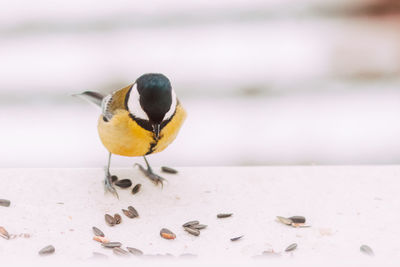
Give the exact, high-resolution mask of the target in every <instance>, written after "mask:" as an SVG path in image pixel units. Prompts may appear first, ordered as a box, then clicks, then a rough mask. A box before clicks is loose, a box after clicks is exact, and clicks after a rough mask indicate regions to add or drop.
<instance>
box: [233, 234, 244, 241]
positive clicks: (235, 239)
mask: <svg viewBox="0 0 400 267" xmlns="http://www.w3.org/2000/svg"><path fill="white" fill-rule="evenodd" d="M242 237H244V235H241V236H238V237H234V238H231V241H237V240H239V239H241V238H242Z"/></svg>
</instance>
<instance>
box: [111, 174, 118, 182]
mask: <svg viewBox="0 0 400 267" xmlns="http://www.w3.org/2000/svg"><path fill="white" fill-rule="evenodd" d="M116 181H118V176H116V175H111V182H112V183H115V182H116Z"/></svg>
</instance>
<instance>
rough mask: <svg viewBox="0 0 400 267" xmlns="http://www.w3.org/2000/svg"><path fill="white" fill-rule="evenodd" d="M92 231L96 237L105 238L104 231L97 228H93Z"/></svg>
mask: <svg viewBox="0 0 400 267" xmlns="http://www.w3.org/2000/svg"><path fill="white" fill-rule="evenodd" d="M92 229H93V233H94V235H96V236H101V237H104V233H103V231H101V230H100V229H99V228H97V227H96V226H93V227H92Z"/></svg>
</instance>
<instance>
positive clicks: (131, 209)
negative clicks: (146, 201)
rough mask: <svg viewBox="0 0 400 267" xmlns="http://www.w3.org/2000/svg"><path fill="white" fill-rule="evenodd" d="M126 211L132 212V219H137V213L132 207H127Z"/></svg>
mask: <svg viewBox="0 0 400 267" xmlns="http://www.w3.org/2000/svg"><path fill="white" fill-rule="evenodd" d="M128 210H129V211H130V212H132V214H133V217H139V213H138V212H137V210H136V209H135V208H134V207H132V206H129V207H128Z"/></svg>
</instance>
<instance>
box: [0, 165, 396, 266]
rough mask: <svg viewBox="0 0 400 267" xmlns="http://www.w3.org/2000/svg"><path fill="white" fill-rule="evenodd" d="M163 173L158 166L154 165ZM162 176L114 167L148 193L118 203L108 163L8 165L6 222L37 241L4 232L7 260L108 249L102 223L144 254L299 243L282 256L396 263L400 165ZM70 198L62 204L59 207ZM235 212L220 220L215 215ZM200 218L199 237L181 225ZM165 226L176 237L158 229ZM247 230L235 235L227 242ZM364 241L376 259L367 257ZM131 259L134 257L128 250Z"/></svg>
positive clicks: (240, 252)
mask: <svg viewBox="0 0 400 267" xmlns="http://www.w3.org/2000/svg"><path fill="white" fill-rule="evenodd" d="M157 170H158V168H157ZM178 170H179V171H180V172H179V174H177V175H172V174H164V176H165V178H167V179H168V184H166V185H165V186H164V189H163V190H161V188H159V187H155V186H154V185H153V184H152V183H151V182H150V181H148V180H147V179H146V178H145V177H143V175H142V174H141V173H140V172H139V171H138V170H137V169H118V170H113V173H114V174H117V175H118V176H119V178H120V179H122V178H130V179H132V181H133V182H134V183H142V185H143V186H142V190H141V191H140V192H139V193H138V194H137V195H131V194H130V190H118V191H119V194H120V200H117V199H115V198H113V197H112V196H111V195H104V191H103V187H102V183H101V180H102V176H103V171H102V170H101V169H2V170H0V188H1V191H0V198H6V199H10V200H11V206H10V207H8V208H6V207H0V225H1V226H4V227H5V228H6V229H7V230H8V231H9V233H10V234H19V233H29V234H31V237H30V238H20V237H19V238H16V239H13V240H5V239H2V238H0V255H1V257H2V260H5V261H7V260H16V259H21V255H24V259H25V260H30V259H38V258H39V256H38V255H37V252H38V251H39V250H40V249H41V248H42V247H44V246H46V245H49V244H53V245H54V246H55V248H56V253H55V254H54V255H52V256H50V257H47V259H60V260H78V261H80V260H85V259H88V258H90V257H91V254H92V252H93V251H97V252H101V253H104V254H108V255H110V256H111V257H112V258H115V257H116V256H114V255H113V253H112V251H110V250H108V249H104V248H102V247H101V246H100V244H99V243H97V242H95V241H93V240H92V237H93V234H92V230H91V227H92V226H97V227H99V228H100V229H102V230H103V231H104V233H105V234H106V236H107V237H108V238H109V239H110V240H112V241H120V242H122V243H123V245H124V246H132V247H136V248H139V249H141V250H143V251H144V253H145V254H157V253H161V254H165V253H171V254H173V255H174V256H179V255H180V254H182V253H193V254H197V255H198V256H199V257H198V259H197V260H199V261H200V260H207V261H208V260H224V261H225V262H234V261H235V262H237V261H240V262H241V261H252V262H253V263H255V264H256V262H255V261H254V260H252V257H253V256H255V255H259V254H261V253H262V251H264V250H268V249H271V248H272V249H274V250H275V251H282V250H284V249H285V247H287V246H288V245H289V244H291V243H294V242H296V243H297V244H298V249H297V250H295V251H294V252H293V253H289V254H288V253H282V256H281V257H280V258H279V259H282V260H284V259H289V258H290V259H291V261H293V260H296V261H299V262H306V261H315V260H317V259H324V261H325V260H326V261H328V260H329V261H331V260H338V259H340V260H344V259H348V260H350V261H356V262H364V261H367V262H370V261H371V260H373V261H374V262H376V261H383V260H384V261H389V262H394V260H399V258H400V245H399V243H398V242H397V241H396V240H395V237H396V236H399V235H400V230H399V227H398V221H399V219H400V216H399V213H398V211H399V210H400V196H399V194H398V190H399V177H400V166H385V167H384V166H380V167H372V166H371V167H313V166H311V167H255V168H250V167H247V168H243V167H241V168H235V167H231V168H223V167H220V168H217V167H213V168H206V167H204V168H178ZM59 203H63V204H59ZM128 205H133V206H134V207H135V208H136V209H137V210H138V212H139V214H140V218H137V219H128V218H127V217H125V216H124V215H122V213H121V212H120V211H121V208H126V207H127V206H128ZM116 212H118V213H121V215H122V217H123V222H122V224H120V225H117V226H115V227H109V226H107V225H106V224H105V221H104V214H105V213H110V214H114V213H116ZM221 212H232V213H234V215H233V217H231V218H226V219H217V218H216V214H217V213H221ZM277 215H282V216H291V215H303V216H305V217H306V218H307V222H308V223H309V224H310V225H312V227H311V228H302V229H295V228H291V227H288V226H285V225H283V224H280V223H278V222H276V220H275V217H276V216H277ZM194 219H196V220H200V222H201V223H204V224H207V225H208V228H207V229H204V230H202V232H201V235H200V236H199V237H194V236H191V235H189V234H187V233H186V232H185V231H184V230H183V228H182V227H181V225H182V224H183V223H184V222H186V221H189V220H194ZM163 227H166V228H169V229H170V230H172V231H173V232H175V233H176V235H177V238H176V239H175V240H164V239H162V238H161V237H160V236H159V231H160V229H161V228H163ZM242 234H244V235H245V236H244V238H243V239H242V240H239V241H237V242H231V241H230V240H229V239H230V238H232V237H236V236H238V235H242ZM362 244H367V245H369V246H370V247H372V249H373V250H374V251H375V254H376V256H375V258H374V259H371V258H370V257H368V256H365V255H362V254H361V253H360V251H359V247H360V245H362ZM131 259H132V260H133V257H131Z"/></svg>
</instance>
